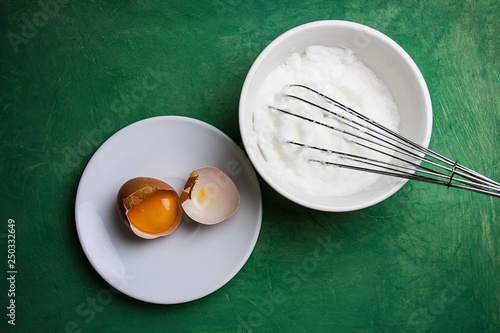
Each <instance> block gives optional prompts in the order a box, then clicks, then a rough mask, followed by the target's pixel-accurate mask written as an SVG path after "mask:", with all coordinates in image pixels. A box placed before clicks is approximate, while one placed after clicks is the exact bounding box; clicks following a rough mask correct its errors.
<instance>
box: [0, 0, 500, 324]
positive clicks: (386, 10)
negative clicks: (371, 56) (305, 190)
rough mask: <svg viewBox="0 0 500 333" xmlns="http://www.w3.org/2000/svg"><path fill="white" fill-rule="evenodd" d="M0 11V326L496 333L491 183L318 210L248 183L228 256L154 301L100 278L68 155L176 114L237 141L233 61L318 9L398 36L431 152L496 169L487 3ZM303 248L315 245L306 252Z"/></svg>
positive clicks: (498, 231) (415, 189) (498, 238)
mask: <svg viewBox="0 0 500 333" xmlns="http://www.w3.org/2000/svg"><path fill="white" fill-rule="evenodd" d="M1 8H2V10H1V14H0V15H1V16H0V36H1V42H0V52H1V59H2V60H1V69H0V86H1V97H0V105H1V115H0V137H1V146H0V147H1V150H0V175H1V176H0V179H1V183H0V184H1V191H2V192H1V193H2V209H1V213H0V244H1V245H0V258H1V260H0V271H1V273H0V276H1V280H2V282H1V283H0V294H1V297H0V300H1V301H0V304H1V308H2V309H3V310H2V312H3V313H2V314H1V316H0V318H2V319H1V320H0V331H2V332H6V331H7V332H99V331H106V332H150V331H151V332H174V331H206V332H222V331H238V332H276V331H277V332H280V331H283V332H357V331H361V332H363V331H366V332H370V331H377V332H448V331H449V332H498V331H500V307H499V303H500V221H499V208H500V200H498V199H493V198H491V197H487V196H483V195H479V194H474V193H470V192H466V191H461V190H452V189H446V188H444V187H437V186H432V185H428V184H423V183H408V184H407V185H406V186H404V188H403V189H402V190H400V191H399V192H398V193H396V194H395V195H394V196H392V197H391V198H389V199H388V200H386V201H384V202H383V203H380V204H378V205H376V206H374V207H371V208H368V209H363V210H360V211H356V212H350V213H325V212H318V211H313V210H310V209H306V208H303V207H300V206H298V205H295V204H293V203H291V202H290V201H288V200H286V199H284V198H283V197H281V196H280V195H278V194H277V193H276V192H274V191H273V190H272V189H271V188H270V187H269V186H268V185H266V184H265V183H264V182H263V181H262V180H261V189H262V197H263V203H264V214H263V223H262V229H261V233H260V236H259V239H258V241H257V245H256V247H255V250H254V251H253V253H252V255H251V257H250V259H249V260H248V262H247V263H246V265H245V266H244V267H243V269H242V270H241V271H240V272H239V273H238V274H237V275H236V276H235V277H234V278H233V279H232V280H231V281H230V282H229V283H227V284H226V285H225V286H224V287H222V288H221V289H219V290H218V291H216V292H214V293H212V294H210V295H209V296H207V297H204V298H202V299H199V300H196V301H193V302H190V303H186V304H181V305H170V306H169V305H154V304H149V303H144V302H140V301H137V300H135V299H132V298H130V297H128V296H125V295H123V294H120V293H111V292H110V291H109V289H108V286H107V284H106V283H105V282H104V280H103V279H101V277H100V276H99V275H98V274H97V273H96V272H95V270H94V269H93V268H92V266H91V265H90V263H89V262H88V260H87V258H86V257H85V255H84V253H83V251H82V248H81V246H80V244H79V241H78V237H77V233H76V229H75V219H74V200H75V193H76V189H77V185H78V181H79V179H80V177H81V174H82V171H83V169H84V168H85V166H86V163H87V162H88V161H89V159H90V158H91V156H92V154H93V153H94V152H95V151H96V149H97V148H98V147H99V145H100V144H101V143H103V142H104V141H105V140H106V139H107V138H108V137H110V136H111V135H112V134H113V133H115V132H116V131H117V130H119V129H120V128H123V127H125V126H126V125H128V124H131V123H133V122H136V121H138V120H141V119H144V118H148V117H153V116H159V115H182V116H188V117H193V118H197V119H200V120H203V121H205V122H208V123H210V124H212V125H214V126H216V127H218V128H219V129H221V130H222V131H224V132H225V133H227V134H228V135H229V136H230V137H231V138H232V139H233V140H235V141H236V142H238V143H239V142H241V139H240V136H239V131H238V121H237V119H238V99H239V93H240V89H241V86H242V84H243V81H244V79H245V76H246V73H247V71H248V69H249V68H250V66H251V65H252V62H253V61H254V59H255V58H256V57H257V55H258V54H259V52H260V51H261V50H262V49H263V48H264V47H265V46H266V45H267V44H268V43H269V42H270V41H272V40H273V39H274V38H275V37H277V36H278V35H280V34H281V33H283V32H284V31H286V30H288V29H290V28H292V27H294V26H297V25H299V24H302V23H306V22H310V21H315V20H322V19H342V20H350V21H355V22H358V23H362V24H365V25H368V26H371V27H373V28H375V29H377V30H380V31H381V32H383V33H385V34H386V35H388V36H389V37H391V38H392V39H394V40H395V41H396V42H398V43H399V44H400V45H401V46H402V47H403V48H404V49H405V50H406V51H407V52H408V53H409V54H410V55H411V56H412V57H413V59H414V60H415V62H416V63H417V65H418V66H419V68H420V70H421V71H422V73H423V75H424V77H425V79H426V81H427V84H428V86H429V90H430V93H431V97H432V102H433V109H434V127H433V136H432V140H431V144H430V147H431V148H432V149H434V150H436V151H438V152H441V153H442V154H444V155H446V156H449V157H451V158H454V159H458V161H460V162H461V163H462V164H464V165H466V166H469V167H471V168H472V169H475V170H477V171H479V172H482V173H484V174H486V175H488V176H490V177H492V178H494V179H497V180H498V179H500V168H499V152H500V143H499V142H500V140H499V128H500V126H499V125H500V115H499V110H500V105H499V101H500V99H499V95H500V86H499V85H500V72H499V61H500V57H499V55H498V54H499V44H500V43H499V17H500V11H499V3H498V1H496V0H482V1H481V0H480V1H462V0H460V1H456V0H453V1H451V0H436V1H419V2H402V1H396V0H394V1H371V2H364V1H358V0H354V1H307V0H302V1H263V0H258V1H246V2H244V1H240V0H211V1H204V2H201V1H193V0H190V1H146V0H134V1H97V0H94V1H82V2H73V1H62V0H61V1H59V2H57V3H56V2H55V1H54V0H41V1H39V2H38V1H5V0H3V1H1ZM148 71H157V72H161V75H158V77H157V79H158V80H157V83H158V84H157V85H155V88H154V89H150V90H146V91H147V94H146V96H140V95H138V93H137V92H136V91H135V90H134V88H136V87H138V86H141V85H142V84H143V82H144V80H145V78H146V77H147V76H148V75H151V74H150V72H148ZM10 232H15V266H14V268H13V269H11V268H9V266H8V264H9V262H8V255H9V249H8V244H9V240H10V239H12V238H11V237H9V236H8V235H10ZM320 250H321V251H324V252H323V254H325V256H326V257H325V256H322V257H321V258H322V260H318V259H315V258H317V257H316V256H315V253H316V252H317V251H320ZM315 251H316V252H315ZM10 252H13V251H10ZM11 254H12V253H11ZM10 263H12V262H10ZM11 270H15V271H16V273H14V274H12V273H9V271H11ZM12 275H14V278H15V279H11V276H12ZM12 288H14V289H15V291H14V293H15V295H14V294H13V293H12V291H13V290H12ZM9 290H10V291H9ZM12 300H14V301H15V310H12V309H9V308H8V307H11V308H12V306H11V305H10V304H11V303H10V302H12ZM11 313H15V326H13V325H11V324H9V321H11V323H12V322H13V321H12V320H11V318H10V317H9V315H10V314H11Z"/></svg>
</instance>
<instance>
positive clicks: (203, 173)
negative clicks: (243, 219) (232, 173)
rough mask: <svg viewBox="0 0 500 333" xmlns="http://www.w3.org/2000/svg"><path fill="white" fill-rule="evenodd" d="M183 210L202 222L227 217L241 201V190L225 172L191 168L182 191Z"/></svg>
mask: <svg viewBox="0 0 500 333" xmlns="http://www.w3.org/2000/svg"><path fill="white" fill-rule="evenodd" d="M181 203H182V208H183V209H184V212H185V213H186V214H187V215H188V216H189V217H190V218H191V219H193V220H194V221H196V222H199V223H202V224H217V223H219V222H222V221H224V220H226V219H228V218H230V217H231V216H232V215H233V214H234V213H235V212H236V210H237V209H238V206H239V204H240V193H239V192H238V189H237V188H236V185H235V184H234V183H233V181H232V180H231V178H229V177H228V176H227V175H226V174H225V173H224V172H222V171H221V170H219V169H217V168H214V167H204V168H200V169H196V170H194V171H193V172H192V173H191V175H190V177H189V179H188V180H187V182H186V184H185V185H184V190H183V191H182V193H181Z"/></svg>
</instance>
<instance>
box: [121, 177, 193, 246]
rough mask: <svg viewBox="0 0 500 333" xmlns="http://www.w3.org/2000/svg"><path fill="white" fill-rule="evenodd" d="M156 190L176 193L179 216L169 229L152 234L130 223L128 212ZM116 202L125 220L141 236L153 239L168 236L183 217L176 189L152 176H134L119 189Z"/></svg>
mask: <svg viewBox="0 0 500 333" xmlns="http://www.w3.org/2000/svg"><path fill="white" fill-rule="evenodd" d="M156 191H172V192H173V193H175V197H176V200H177V202H178V207H177V208H178V212H179V213H178V216H177V218H176V220H175V222H174V223H173V224H172V226H171V227H170V228H168V229H167V230H165V231H163V232H161V233H157V234H150V233H147V232H144V231H142V230H139V229H137V228H136V227H135V226H134V225H133V224H132V223H130V221H129V219H128V217H127V212H128V211H129V210H130V209H131V208H132V207H134V206H136V205H138V204H139V203H140V202H141V201H142V200H143V199H145V198H147V197H149V196H150V195H151V194H153V193H155V192H156ZM116 203H117V207H118V212H119V213H120V217H121V218H122V220H123V222H124V223H125V224H126V225H127V226H128V227H129V228H130V229H131V230H132V231H133V232H134V233H135V234H136V235H137V236H139V237H141V238H145V239H153V238H157V237H161V236H166V235H169V234H171V233H172V232H173V231H174V230H175V229H176V228H177V226H178V225H179V223H180V221H181V218H182V211H183V210H182V206H181V201H180V198H179V195H178V194H177V192H176V191H175V189H174V188H173V187H172V186H170V185H168V184H167V183H165V182H163V181H161V180H159V179H155V178H150V177H137V178H132V179H130V180H128V181H127V182H125V184H123V185H122V187H121V188H120V190H119V191H118V195H117V196H116Z"/></svg>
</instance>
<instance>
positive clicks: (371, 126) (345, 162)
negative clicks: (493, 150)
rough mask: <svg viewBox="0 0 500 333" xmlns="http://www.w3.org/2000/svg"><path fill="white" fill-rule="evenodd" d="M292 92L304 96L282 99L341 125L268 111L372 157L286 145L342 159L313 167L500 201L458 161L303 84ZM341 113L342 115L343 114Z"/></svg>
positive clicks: (498, 191)
mask: <svg viewBox="0 0 500 333" xmlns="http://www.w3.org/2000/svg"><path fill="white" fill-rule="evenodd" d="M289 87H290V88H295V90H296V91H299V92H300V93H301V94H296V93H294V94H291V93H286V94H284V95H283V96H284V98H286V99H291V100H295V101H297V102H298V103H300V105H302V106H304V107H308V108H311V107H312V108H313V109H315V110H318V111H321V112H322V113H323V115H324V116H325V117H328V118H331V119H335V121H336V124H338V125H332V123H329V124H327V123H325V122H323V121H320V120H315V119H312V118H310V117H308V116H305V115H301V114H299V113H297V112H294V111H291V110H288V109H285V108H277V107H274V106H269V108H270V109H272V110H275V111H277V112H281V113H284V114H286V115H289V116H291V117H296V118H298V119H301V120H303V121H306V122H310V123H313V124H314V125H318V126H324V127H326V128H328V129H331V130H333V131H335V132H337V133H340V134H341V135H342V136H343V137H344V138H345V140H347V141H348V142H351V143H352V144H354V145H356V146H357V147H362V149H367V150H366V151H367V152H368V151H369V152H370V154H367V155H370V157H367V156H360V155H355V154H351V153H348V152H343V151H338V150H335V149H334V148H331V147H330V148H327V147H317V146H313V145H308V144H306V143H304V142H298V141H293V140H286V143H288V144H292V145H295V146H298V147H302V148H305V149H313V150H316V151H319V152H323V153H326V155H325V157H327V156H328V155H335V156H338V157H339V158H340V159H341V161H342V162H341V163H339V162H338V161H328V160H327V158H322V159H316V158H311V159H309V161H311V162H314V163H321V164H323V165H326V166H334V167H339V168H347V169H352V170H358V171H362V172H370V173H376V174H381V175H387V176H392V177H399V178H406V179H410V180H418V181H422V182H427V183H433V184H438V185H444V186H447V187H454V188H461V189H466V190H470V191H474V192H479V193H483V194H487V195H491V196H493V197H497V198H500V184H499V183H498V182H496V181H494V180H492V179H489V178H487V177H485V176H483V175H481V174H479V173H477V172H475V171H473V170H471V169H469V168H466V167H464V166H462V165H460V164H459V163H458V162H457V161H453V160H451V159H449V158H447V157H444V156H442V155H440V154H438V153H436V152H434V151H432V150H430V149H427V148H424V147H422V146H420V145H419V144H417V143H415V142H413V141H412V140H410V139H408V138H406V137H404V136H402V135H400V134H398V133H395V132H394V131H392V130H390V129H389V128H387V127H385V126H383V125H381V124H379V123H377V122H375V121H374V120H372V119H370V118H368V117H366V116H364V115H362V114H360V113H359V112H357V111H355V110H353V109H351V108H349V107H347V106H345V105H343V104H341V103H339V102H337V101H335V100H334V99H332V98H330V97H328V96H326V95H324V94H322V93H320V92H318V91H316V90H314V89H312V88H309V87H307V86H304V85H300V84H292V85H289ZM302 93H306V94H308V95H309V96H313V97H314V98H308V99H307V98H303V97H300V96H298V95H302ZM311 99H315V100H316V99H317V100H318V101H319V102H312V101H311ZM339 111H340V112H343V113H342V114H341V113H339ZM374 153H377V154H381V155H379V156H381V158H373V157H372V155H374ZM383 156H386V157H383ZM388 157H390V159H388ZM385 159H387V160H385Z"/></svg>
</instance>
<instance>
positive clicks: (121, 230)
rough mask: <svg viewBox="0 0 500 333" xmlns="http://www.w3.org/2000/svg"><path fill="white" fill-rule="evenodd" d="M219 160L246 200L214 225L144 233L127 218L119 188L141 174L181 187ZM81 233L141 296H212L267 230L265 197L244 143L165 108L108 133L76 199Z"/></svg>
mask: <svg viewBox="0 0 500 333" xmlns="http://www.w3.org/2000/svg"><path fill="white" fill-rule="evenodd" d="M204 166H214V167H217V168H219V169H221V170H222V171H224V172H225V173H226V174H227V175H228V176H230V177H231V179H232V180H233V181H234V183H235V184H236V186H237V187H238V190H239V191H240V196H241V197H240V200H241V201H240V206H239V208H238V210H237V211H236V213H235V214H234V215H233V216H232V217H231V218H230V219H228V220H226V221H224V222H221V223H219V224H217V225H213V226H205V225H200V224H198V223H195V222H191V221H188V220H187V219H186V218H185V217H183V220H182V221H181V224H180V225H179V227H178V228H177V230H175V232H174V233H172V234H171V235H169V236H166V237H160V238H157V239H154V240H144V239H141V238H139V237H137V236H135V235H134V234H132V233H131V232H130V231H129V230H128V229H127V227H126V226H125V225H124V224H123V222H122V221H121V220H120V218H119V215H118V211H117V208H116V194H117V193H118V190H119V188H120V187H121V185H122V184H123V183H124V182H125V181H127V180H129V179H130V178H134V177H140V176H144V177H153V178H158V179H161V180H163V181H165V182H167V183H168V184H170V185H171V186H173V187H174V188H175V189H176V190H177V191H178V193H180V192H181V190H182V188H183V186H184V183H185V181H186V179H187V178H188V177H189V174H190V172H191V171H192V170H194V169H197V168H200V167H204ZM75 218H76V228H77V231H78V237H79V239H80V243H81V245H82V247H83V250H84V252H85V254H86V256H87V258H88V259H89V261H90V262H91V264H92V266H93V267H94V268H95V269H96V271H97V272H98V273H99V274H100V275H101V276H102V277H103V278H104V279H105V280H106V282H108V283H109V284H110V285H111V286H112V287H114V288H116V289H117V290H119V291H121V292H123V293H124V294H127V295H129V296H131V297H134V298H136V299H139V300H142V301H146V302H151V303H160V304H175V303H183V302H188V301H192V300H195V299H198V298H201V297H203V296H206V295H208V294H210V293H212V292H214V291H215V290H217V289H219V288H220V287H222V286H223V285H224V284H226V283H227V282H228V281H229V280H231V279H232V278H233V277H234V276H235V275H236V273H238V271H239V270H240V269H241V268H242V267H243V265H244V264H245V262H246V261H247V259H248V257H249V256H250V254H251V252H252V250H253V248H254V246H255V243H256V242H257V237H258V235H259V231H260V225H261V220H262V199H261V194H260V188H259V184H258V181H257V177H256V175H255V172H254V170H253V168H252V166H251V164H250V163H249V161H248V160H247V158H246V156H245V155H244V153H243V151H242V150H241V149H240V148H239V147H238V146H237V145H236V144H235V143H234V142H233V141H232V140H231V139H230V138H229V137H228V136H226V135H225V134H224V133H222V132H221V131H220V130H218V129H216V128H215V127H213V126H211V125H208V124H206V123H204V122H201V121H199V120H195V119H191V118H185V117H177V116H165V117H155V118H149V119H146V120H142V121H139V122H137V123H135V124H132V125H130V126H128V127H126V128H124V129H122V130H120V131H119V132H117V133H116V134H114V135H113V136H112V137H111V138H109V139H108V140H107V141H106V142H105V143H104V144H103V145H102V146H101V147H100V148H99V149H98V150H97V152H96V153H95V154H94V156H93V157H92V159H91V160H90V161H89V163H88V165H87V167H86V168H85V171H84V172H83V175H82V178H81V180H80V184H79V186H78V192H77V195H76V203H75Z"/></svg>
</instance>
